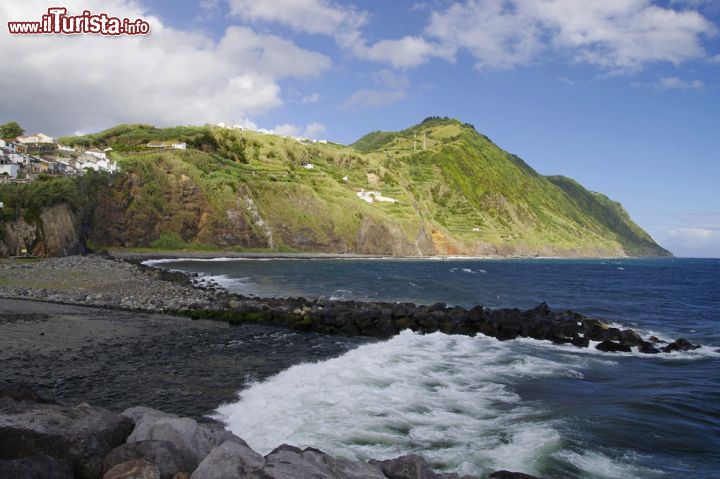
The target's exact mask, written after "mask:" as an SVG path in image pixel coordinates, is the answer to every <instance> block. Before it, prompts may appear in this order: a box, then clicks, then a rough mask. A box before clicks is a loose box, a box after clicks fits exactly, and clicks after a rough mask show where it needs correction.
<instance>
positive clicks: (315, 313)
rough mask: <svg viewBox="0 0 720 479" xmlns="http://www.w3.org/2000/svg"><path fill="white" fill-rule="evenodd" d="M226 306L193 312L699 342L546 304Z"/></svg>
mask: <svg viewBox="0 0 720 479" xmlns="http://www.w3.org/2000/svg"><path fill="white" fill-rule="evenodd" d="M224 300H225V301H227V305H226V307H225V308H223V309H222V310H221V311H192V312H190V313H189V314H191V315H194V316H196V317H219V318H222V319H225V320H227V321H230V322H248V321H250V322H252V321H262V322H273V323H279V324H285V325H288V326H290V327H292V328H295V329H300V330H306V331H316V332H320V333H326V334H345V335H364V336H372V337H379V338H388V337H391V336H393V335H395V334H397V333H399V332H400V331H402V330H405V329H410V330H412V331H416V332H420V333H434V332H437V331H440V332H443V333H446V334H464V335H469V336H474V335H476V334H484V335H485V336H491V337H494V338H497V339H499V340H501V341H506V340H510V339H516V338H533V339H538V340H544V341H551V342H553V343H555V344H568V345H573V346H576V347H579V348H587V347H590V346H592V347H594V348H596V349H598V350H600V351H605V352H633V351H635V352H640V353H645V354H659V353H671V352H674V351H688V350H692V349H697V348H699V347H700V346H698V345H694V344H692V343H690V342H689V341H688V340H686V339H684V338H680V339H677V340H675V341H673V342H667V341H662V340H660V339H658V338H656V337H654V336H651V337H647V338H643V337H642V336H641V335H640V334H638V333H637V332H635V331H633V330H632V329H620V328H616V327H613V326H611V325H609V324H608V323H606V322H603V321H601V320H599V319H595V318H590V317H587V316H584V315H582V314H580V313H577V312H574V311H552V310H551V309H550V308H549V307H548V305H547V304H545V303H542V304H540V305H538V306H537V307H535V308H533V309H529V310H527V311H521V310H520V309H487V308H484V307H483V306H475V307H474V308H471V309H466V308H462V307H459V306H454V307H448V306H447V305H445V304H442V303H438V304H434V305H429V306H427V305H415V304H411V303H368V302H356V301H326V300H323V299H319V300H316V301H308V300H305V299H303V298H295V299H293V298H289V299H253V298H245V297H240V296H234V297H232V296H230V297H225V298H224Z"/></svg>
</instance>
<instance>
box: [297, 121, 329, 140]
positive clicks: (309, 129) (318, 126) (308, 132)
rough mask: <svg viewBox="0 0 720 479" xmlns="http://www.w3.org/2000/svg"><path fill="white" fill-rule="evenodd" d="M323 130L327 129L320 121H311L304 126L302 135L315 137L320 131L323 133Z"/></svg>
mask: <svg viewBox="0 0 720 479" xmlns="http://www.w3.org/2000/svg"><path fill="white" fill-rule="evenodd" d="M325 130H327V128H325V125H323V124H322V123H317V122H313V123H310V124H308V125H307V126H306V127H305V131H304V132H303V136H307V137H308V138H317V137H318V136H319V135H320V134H321V133H325Z"/></svg>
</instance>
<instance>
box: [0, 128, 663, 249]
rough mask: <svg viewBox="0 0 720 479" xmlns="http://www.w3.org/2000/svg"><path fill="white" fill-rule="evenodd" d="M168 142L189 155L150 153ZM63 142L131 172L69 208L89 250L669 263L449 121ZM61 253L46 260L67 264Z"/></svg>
mask: <svg viewBox="0 0 720 479" xmlns="http://www.w3.org/2000/svg"><path fill="white" fill-rule="evenodd" d="M158 139H160V140H168V139H173V140H182V141H185V142H187V143H188V145H189V146H188V149H187V150H172V149H154V148H149V147H148V146H147V144H148V142H150V141H157V140H158ZM62 141H63V142H64V143H69V144H73V143H75V144H78V145H82V146H96V147H112V148H113V149H114V153H113V155H114V157H115V159H117V160H118V161H119V162H120V164H121V168H122V173H120V174H118V175H115V176H114V177H111V178H108V177H106V178H105V179H104V180H103V181H104V183H102V185H101V186H97V185H96V186H94V187H93V188H88V187H84V189H83V191H84V192H85V196H88V197H89V198H90V200H89V201H87V202H85V203H83V204H79V203H82V202H78V201H77V200H75V203H73V204H72V205H71V207H70V208H69V210H68V211H69V212H70V213H69V214H75V216H76V217H75V219H74V220H73V221H74V222H73V221H69V220H68V221H67V225H66V229H64V230H63V231H67V232H68V233H67V235H65V236H63V242H62V244H66V245H72V244H73V242H72V240H71V238H73V237H75V235H76V234H77V235H79V240H78V244H80V245H82V242H83V239H87V240H88V241H89V243H90V244H91V245H94V246H95V247H98V248H99V247H106V246H109V247H158V248H170V249H179V248H218V249H233V248H243V249H248V248H253V249H263V250H275V251H278V250H279V251H309V252H332V253H366V254H387V255H402V256H418V255H449V254H451V255H455V254H457V255H498V256H510V255H518V256H538V255H540V256H626V255H632V256H665V255H669V253H668V252H667V251H666V250H664V249H663V248H661V247H660V246H659V245H657V244H656V243H655V242H654V241H653V239H652V238H651V237H650V236H649V235H648V234H647V233H646V232H645V231H643V230H642V229H641V228H640V227H639V226H637V225H636V224H635V223H634V222H633V221H632V220H631V219H630V217H629V215H628V214H627V212H626V211H625V210H624V209H623V208H622V206H621V205H619V204H618V203H615V202H613V201H611V200H609V199H608V198H606V197H605V196H603V195H600V194H598V193H593V192H590V191H587V190H586V189H585V188H583V187H582V186H581V185H579V184H578V183H576V182H574V181H572V180H569V179H567V178H564V177H545V176H542V175H540V174H538V173H537V172H536V171H535V170H533V169H532V168H531V167H530V166H528V165H527V164H526V163H525V162H524V161H523V160H521V159H520V158H518V157H516V156H514V155H511V154H509V153H507V152H505V151H503V150H501V149H500V148H499V147H497V146H496V145H495V144H494V143H492V142H491V141H490V140H489V139H488V138H487V137H485V136H483V135H481V134H479V133H478V132H477V131H475V129H474V128H473V127H472V126H471V125H467V124H463V123H460V122H458V121H455V120H450V119H441V118H430V119H427V120H425V121H424V122H422V123H421V124H419V125H415V126H413V127H411V128H409V129H407V130H404V131H400V132H375V133H371V134H370V135H367V136H365V137H363V138H362V139H361V140H359V141H358V142H357V143H355V144H354V145H352V146H350V147H345V146H341V145H335V144H319V143H316V144H306V143H300V142H298V141H296V140H294V139H291V138H284V137H279V136H275V135H264V134H260V133H256V132H250V131H239V130H228V129H221V128H215V127H180V128H172V129H156V128H153V127H150V126H146V125H122V126H120V127H117V128H114V129H111V130H107V131H105V132H101V133H99V134H97V135H89V136H85V137H71V138H66V139H63V140H62ZM78 181H80V180H78ZM83 181H85V180H83ZM50 184H52V182H49V183H48V185H50ZM90 191H91V193H88V192H90ZM0 193H2V191H0ZM36 194H39V193H37V191H36ZM0 196H1V195H0ZM6 196H7V195H6ZM76 196H81V197H82V196H83V195H82V194H81V195H76ZM365 199H368V200H370V201H365ZM382 199H385V200H387V201H380V200H382ZM61 202H62V201H61ZM57 203H58V202H57V201H56V202H54V203H51V204H50V205H49V206H52V205H55V204H57ZM36 206H37V205H36ZM43 214H44V215H45V217H47V215H48V214H49V215H51V216H54V215H56V214H59V213H57V212H54V213H50V212H47V213H46V212H45V211H43ZM35 216H36V218H37V215H35ZM63 221H64V220H63ZM54 222H55V220H52V221H51V222H50V223H51V224H54ZM36 223H37V221H36ZM37 224H42V225H43V226H42V237H43V238H45V237H47V236H48V231H56V233H52V234H54V235H55V236H58V235H59V231H60V230H59V229H53V228H54V227H53V226H47V225H45V220H44V219H43V220H42V221H40V222H39V223H37ZM58 224H59V223H58ZM83 224H84V225H86V226H87V227H83V226H82V225H83ZM78 225H80V226H78ZM18 228H21V226H20V225H16V226H13V227H11V228H8V227H7V226H6V229H12V230H13V231H16V230H17V229H18ZM35 228H36V229H35V231H36V236H37V237H40V230H37V226H36V227H35ZM12 234H13V235H15V236H17V233H12ZM28 237H29V236H28ZM58 237H59V236H58ZM8 241H9V240H4V242H5V244H6V248H7V247H9V245H10V243H8ZM12 241H15V240H12ZM53 241H54V240H53ZM60 243H61V242H58V241H54V242H53V245H54V246H52V247H51V248H50V249H49V250H48V251H53V252H54V251H59V250H62V249H63V248H59V247H56V245H59V244H60ZM12 244H15V243H12ZM42 244H44V245H45V244H49V243H48V241H47V240H45V239H44V240H43V242H42ZM68 248H69V249H72V248H70V247H69V246H68V247H67V248H66V249H68ZM38 251H39V250H38Z"/></svg>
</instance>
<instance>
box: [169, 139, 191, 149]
mask: <svg viewBox="0 0 720 479" xmlns="http://www.w3.org/2000/svg"><path fill="white" fill-rule="evenodd" d="M172 147H173V148H175V149H176V150H187V143H185V142H184V141H183V142H177V143H173V144H172Z"/></svg>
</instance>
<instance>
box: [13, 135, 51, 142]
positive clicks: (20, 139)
mask: <svg viewBox="0 0 720 479" xmlns="http://www.w3.org/2000/svg"><path fill="white" fill-rule="evenodd" d="M15 141H17V142H18V143H23V144H38V143H55V138H53V137H51V136H47V135H46V134H44V133H35V134H34V135H29V136H18V137H17V138H16V140H15Z"/></svg>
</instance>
